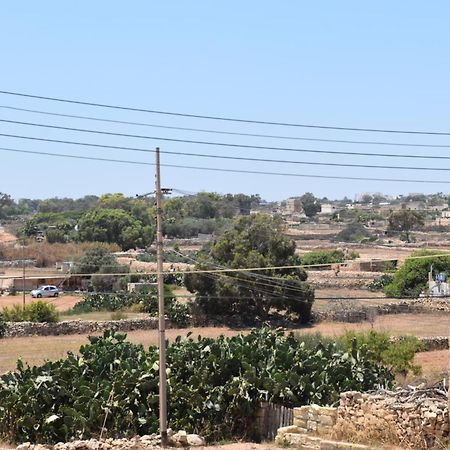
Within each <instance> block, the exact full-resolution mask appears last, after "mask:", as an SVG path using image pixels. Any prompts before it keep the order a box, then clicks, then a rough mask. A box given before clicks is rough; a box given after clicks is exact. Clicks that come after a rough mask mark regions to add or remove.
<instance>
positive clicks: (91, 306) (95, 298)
mask: <svg viewBox="0 0 450 450" xmlns="http://www.w3.org/2000/svg"><path fill="white" fill-rule="evenodd" d="M164 295H165V313H166V317H167V318H168V319H169V320H170V321H171V322H172V323H173V324H175V325H177V326H179V327H186V326H187V325H188V324H189V323H190V319H191V304H190V303H185V304H182V303H180V302H177V301H176V300H175V299H174V298H173V294H172V291H171V289H170V287H169V286H167V285H164ZM124 309H130V310H133V311H135V312H143V313H148V314H150V315H151V316H156V315H157V314H158V297H157V295H156V292H155V291H154V290H153V291H139V292H120V293H100V292H99V293H92V294H87V295H85V296H84V298H83V300H81V301H80V302H78V303H77V304H75V306H74V307H73V308H72V309H71V310H69V311H67V314H69V315H70V314H80V313H89V312H92V311H111V312H116V311H117V312H121V313H122V314H123V312H122V311H121V310H124ZM122 318H124V317H122ZM115 320H119V319H115Z"/></svg>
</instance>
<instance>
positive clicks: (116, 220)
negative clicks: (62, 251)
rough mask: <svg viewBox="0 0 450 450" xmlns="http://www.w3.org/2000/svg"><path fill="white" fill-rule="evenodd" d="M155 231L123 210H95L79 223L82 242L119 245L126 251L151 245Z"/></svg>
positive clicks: (79, 235) (85, 215) (79, 236)
mask: <svg viewBox="0 0 450 450" xmlns="http://www.w3.org/2000/svg"><path fill="white" fill-rule="evenodd" d="M153 235H154V230H153V228H152V227H151V226H150V225H143V224H142V222H140V221H139V220H137V219H136V218H134V217H133V216H132V215H131V214H130V213H128V212H127V211H124V210H122V209H102V208H99V209H94V210H92V211H88V212H87V213H86V214H84V215H83V216H82V217H81V219H80V221H79V223H78V238H79V239H80V240H81V241H97V242H109V243H117V244H118V245H120V246H121V247H122V249H124V250H128V249H130V248H136V247H145V246H147V245H149V244H151V242H152V240H153Z"/></svg>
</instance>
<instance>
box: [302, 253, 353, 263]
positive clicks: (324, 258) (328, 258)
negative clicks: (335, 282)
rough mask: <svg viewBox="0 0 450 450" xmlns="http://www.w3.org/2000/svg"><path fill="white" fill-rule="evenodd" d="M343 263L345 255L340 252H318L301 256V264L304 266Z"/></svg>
mask: <svg viewBox="0 0 450 450" xmlns="http://www.w3.org/2000/svg"><path fill="white" fill-rule="evenodd" d="M344 261H345V254H344V252H343V251H342V250H329V251H327V250H318V251H314V252H308V253H305V254H304V255H302V257H301V262H302V264H304V265H307V266H308V265H314V264H333V263H341V262H344Z"/></svg>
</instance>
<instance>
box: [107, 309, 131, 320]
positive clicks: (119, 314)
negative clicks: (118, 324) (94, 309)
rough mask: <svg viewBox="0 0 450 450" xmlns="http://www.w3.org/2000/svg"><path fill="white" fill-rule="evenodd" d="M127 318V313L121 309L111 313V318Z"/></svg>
mask: <svg viewBox="0 0 450 450" xmlns="http://www.w3.org/2000/svg"><path fill="white" fill-rule="evenodd" d="M126 318H127V316H126V314H125V313H124V312H123V311H121V310H120V309H119V310H118V311H114V312H113V313H111V320H123V319H126Z"/></svg>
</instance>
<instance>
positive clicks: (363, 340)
mask: <svg viewBox="0 0 450 450" xmlns="http://www.w3.org/2000/svg"><path fill="white" fill-rule="evenodd" d="M338 345H341V346H342V348H343V349H344V350H350V349H351V348H354V347H355V346H356V349H360V348H363V347H365V348H367V349H368V350H370V351H371V353H370V354H371V357H372V358H373V360H374V361H375V362H377V363H381V364H383V365H384V366H386V367H388V368H389V369H390V370H391V371H392V372H394V373H398V374H401V375H406V374H407V373H408V372H409V371H412V372H413V373H414V374H418V373H420V370H421V369H420V366H418V365H415V364H413V359H414V355H415V354H416V353H417V352H418V351H420V350H421V349H422V348H423V345H422V343H421V342H420V341H419V339H418V338H417V337H415V336H400V337H398V338H396V339H395V340H392V339H391V338H390V336H389V334H387V333H383V332H377V331H373V330H371V331H368V332H353V331H348V332H347V333H345V334H344V335H343V336H342V337H340V338H339V339H338Z"/></svg>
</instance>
